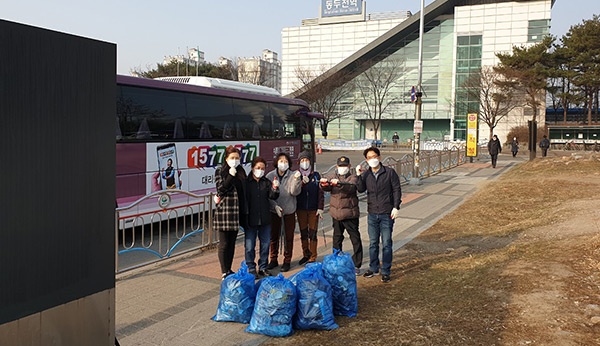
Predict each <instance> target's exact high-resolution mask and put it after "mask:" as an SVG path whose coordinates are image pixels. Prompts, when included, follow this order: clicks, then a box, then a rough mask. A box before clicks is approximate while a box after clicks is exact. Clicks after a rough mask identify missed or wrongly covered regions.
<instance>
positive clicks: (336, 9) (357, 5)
mask: <svg viewBox="0 0 600 346" xmlns="http://www.w3.org/2000/svg"><path fill="white" fill-rule="evenodd" d="M354 14H362V0H321V17H336V16H347V15H354Z"/></svg>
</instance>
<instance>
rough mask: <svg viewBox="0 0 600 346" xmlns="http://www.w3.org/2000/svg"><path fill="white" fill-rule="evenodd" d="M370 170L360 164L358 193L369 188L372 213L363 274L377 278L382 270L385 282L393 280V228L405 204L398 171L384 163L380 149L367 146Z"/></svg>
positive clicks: (368, 200) (357, 169)
mask: <svg viewBox="0 0 600 346" xmlns="http://www.w3.org/2000/svg"><path fill="white" fill-rule="evenodd" d="M363 155H364V157H365V159H367V164H368V165H369V169H368V170H367V171H365V172H362V173H361V169H360V166H358V167H356V173H357V174H360V176H359V178H358V183H357V187H358V192H364V191H367V211H368V213H369V215H368V217H367V220H368V232H369V270H367V271H366V272H365V274H364V275H363V276H364V277H366V278H370V277H373V275H376V274H378V273H379V272H380V270H381V281H382V282H389V281H390V271H391V268H392V230H393V229H394V219H396V218H397V217H398V216H399V213H400V210H399V209H400V204H401V203H402V199H401V198H402V190H401V188H400V178H399V177H398V174H397V173H396V171H395V170H393V169H392V168H389V167H385V166H384V165H382V164H381V162H380V152H379V149H377V148H367V149H365V151H364V152H363ZM380 239H381V244H382V251H381V252H382V255H381V263H380V262H379V241H380Z"/></svg>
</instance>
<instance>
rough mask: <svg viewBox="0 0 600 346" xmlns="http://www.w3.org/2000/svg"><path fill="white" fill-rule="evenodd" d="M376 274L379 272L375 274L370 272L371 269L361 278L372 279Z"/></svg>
mask: <svg viewBox="0 0 600 346" xmlns="http://www.w3.org/2000/svg"><path fill="white" fill-rule="evenodd" d="M377 274H379V272H377V273H376V272H374V271H372V270H371V269H369V270H367V271H366V272H365V273H364V274H363V276H364V277H366V278H372V277H373V276H374V275H377Z"/></svg>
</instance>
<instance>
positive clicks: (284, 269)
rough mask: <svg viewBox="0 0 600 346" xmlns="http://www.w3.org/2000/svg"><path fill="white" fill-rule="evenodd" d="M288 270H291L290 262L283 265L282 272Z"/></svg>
mask: <svg viewBox="0 0 600 346" xmlns="http://www.w3.org/2000/svg"><path fill="white" fill-rule="evenodd" d="M288 270H290V264H289V263H284V264H283V265H282V266H281V272H287V271H288Z"/></svg>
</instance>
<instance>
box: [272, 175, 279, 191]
mask: <svg viewBox="0 0 600 346" xmlns="http://www.w3.org/2000/svg"><path fill="white" fill-rule="evenodd" d="M278 187H279V180H277V177H275V178H273V189H277V188H278Z"/></svg>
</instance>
